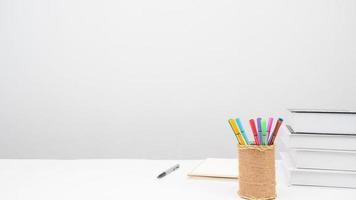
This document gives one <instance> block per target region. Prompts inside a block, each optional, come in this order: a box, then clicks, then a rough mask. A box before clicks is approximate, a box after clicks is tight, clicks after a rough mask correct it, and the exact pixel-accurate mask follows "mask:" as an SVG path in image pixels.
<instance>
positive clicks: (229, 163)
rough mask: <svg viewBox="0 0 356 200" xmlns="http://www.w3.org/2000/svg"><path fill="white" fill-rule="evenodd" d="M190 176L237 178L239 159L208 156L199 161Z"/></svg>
mask: <svg viewBox="0 0 356 200" xmlns="http://www.w3.org/2000/svg"><path fill="white" fill-rule="evenodd" d="M188 176H192V177H213V178H237V177H238V161H237V159H225V158H207V159H205V160H203V161H202V162H201V163H199V165H198V166H196V167H195V168H194V169H193V170H192V171H191V172H189V173H188Z"/></svg>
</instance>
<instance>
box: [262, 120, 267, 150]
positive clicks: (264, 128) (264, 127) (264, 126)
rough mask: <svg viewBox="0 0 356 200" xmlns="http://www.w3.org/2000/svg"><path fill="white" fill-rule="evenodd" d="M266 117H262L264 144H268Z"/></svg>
mask: <svg viewBox="0 0 356 200" xmlns="http://www.w3.org/2000/svg"><path fill="white" fill-rule="evenodd" d="M266 129H267V128H266V119H262V144H263V145H267V137H266Z"/></svg>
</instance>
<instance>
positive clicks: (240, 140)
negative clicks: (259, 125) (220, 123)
mask: <svg viewBox="0 0 356 200" xmlns="http://www.w3.org/2000/svg"><path fill="white" fill-rule="evenodd" d="M229 123H230V126H231V128H232V130H233V131H234V133H235V135H236V137H237V141H238V142H239V144H240V145H245V144H246V143H245V141H244V139H243V137H242V136H241V133H240V132H239V129H238V128H237V124H236V122H235V120H233V119H229Z"/></svg>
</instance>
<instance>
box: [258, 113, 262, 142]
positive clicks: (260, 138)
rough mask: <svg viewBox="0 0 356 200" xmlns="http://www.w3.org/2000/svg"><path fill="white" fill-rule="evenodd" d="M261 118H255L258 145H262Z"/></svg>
mask: <svg viewBox="0 0 356 200" xmlns="http://www.w3.org/2000/svg"><path fill="white" fill-rule="evenodd" d="M261 120H262V119H261V117H258V118H257V131H258V140H259V142H260V144H262V142H263V141H262V125H261Z"/></svg>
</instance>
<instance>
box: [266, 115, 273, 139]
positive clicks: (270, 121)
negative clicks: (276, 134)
mask: <svg viewBox="0 0 356 200" xmlns="http://www.w3.org/2000/svg"><path fill="white" fill-rule="evenodd" d="M272 124H273V117H269V118H268V124H267V141H268V140H269V135H270V133H271V128H272Z"/></svg>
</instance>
